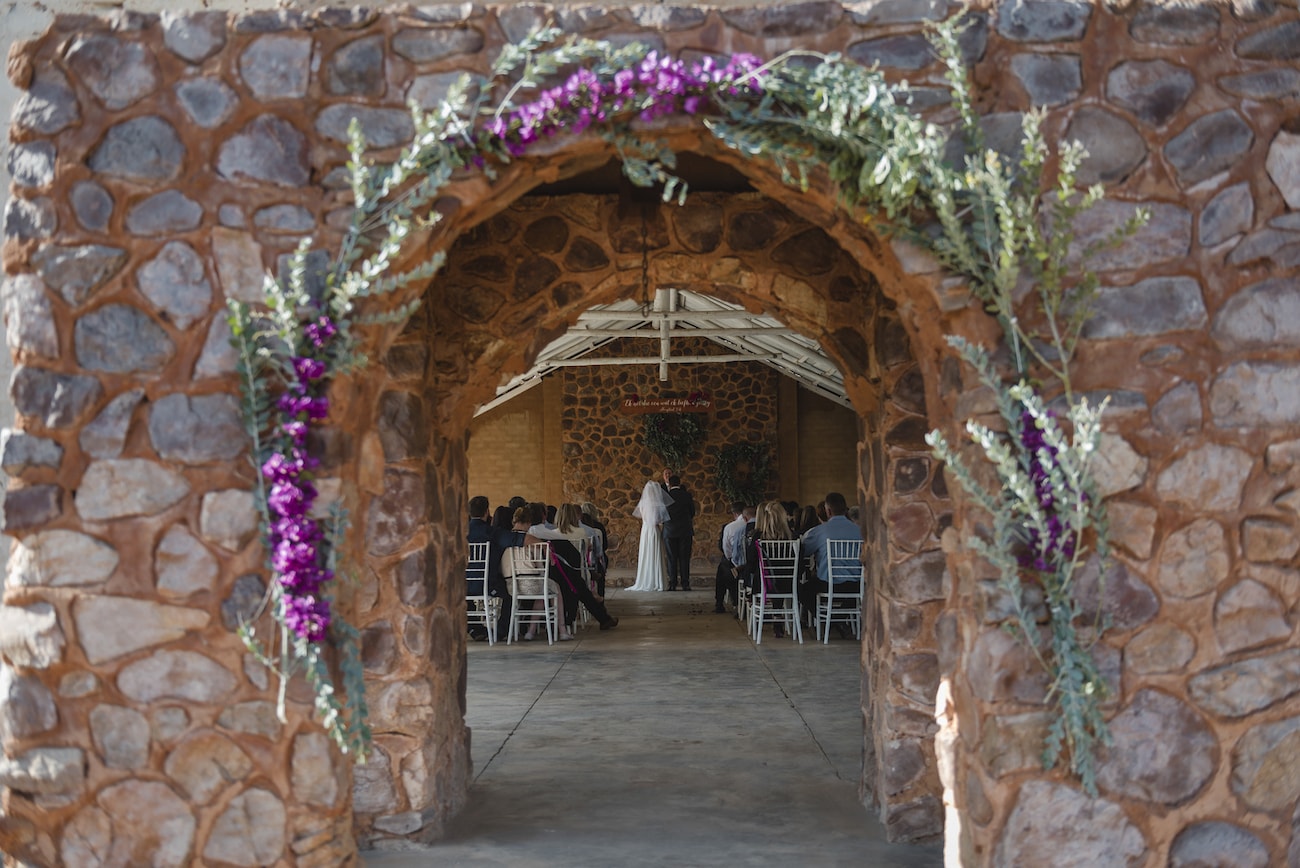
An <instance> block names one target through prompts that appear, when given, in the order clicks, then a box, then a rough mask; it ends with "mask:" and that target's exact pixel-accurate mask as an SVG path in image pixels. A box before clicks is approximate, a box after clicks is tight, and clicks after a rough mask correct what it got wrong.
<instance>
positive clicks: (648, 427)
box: [641, 413, 704, 471]
mask: <svg viewBox="0 0 1300 868" xmlns="http://www.w3.org/2000/svg"><path fill="white" fill-rule="evenodd" d="M703 439H704V426H703V425H702V424H700V421H699V420H698V419H697V418H696V417H695V415H694V414H692V413H650V414H648V415H647V416H646V417H645V421H644V422H643V423H642V425H641V442H642V443H644V444H645V447H646V448H647V449H649V450H650V451H651V452H653V453H654V454H655V455H658V456H659V457H660V458H662V459H663V461H664V464H666V465H668V469H669V470H673V471H678V470H681V469H682V468H683V467H685V466H686V462H687V461H688V460H689V459H690V457H691V456H692V455H694V454H695V450H696V449H698V448H699V445H700V441H701V440H703Z"/></svg>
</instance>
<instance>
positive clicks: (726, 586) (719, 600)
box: [713, 500, 753, 615]
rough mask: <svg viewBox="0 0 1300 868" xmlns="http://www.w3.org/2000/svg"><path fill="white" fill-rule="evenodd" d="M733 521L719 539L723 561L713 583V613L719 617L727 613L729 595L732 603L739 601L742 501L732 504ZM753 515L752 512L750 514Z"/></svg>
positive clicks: (743, 512) (719, 564)
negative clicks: (737, 587) (737, 592)
mask: <svg viewBox="0 0 1300 868" xmlns="http://www.w3.org/2000/svg"><path fill="white" fill-rule="evenodd" d="M731 514H732V516H733V518H732V520H731V521H729V522H727V523H726V524H724V525H723V526H722V533H721V535H720V536H719V537H718V548H719V549H720V550H721V551H722V560H720V561H718V572H717V575H716V576H715V578H714V582H713V611H714V612H716V613H718V614H719V615H725V614H726V613H727V607H726V605H725V604H726V601H727V593H728V592H730V593H731V603H732V605H733V606H734V605H735V604H736V602H737V601H738V599H739V598H738V597H737V594H736V584H737V581H736V580H737V579H738V578H739V576H740V567H741V566H743V565H744V557H745V526H746V524H747V523H748V522H747V521H746V518H745V505H744V504H743V503H741V502H740V501H738V500H737V501H736V502H734V503H732V504H731ZM750 514H751V515H752V514H753V513H752V511H751V512H750Z"/></svg>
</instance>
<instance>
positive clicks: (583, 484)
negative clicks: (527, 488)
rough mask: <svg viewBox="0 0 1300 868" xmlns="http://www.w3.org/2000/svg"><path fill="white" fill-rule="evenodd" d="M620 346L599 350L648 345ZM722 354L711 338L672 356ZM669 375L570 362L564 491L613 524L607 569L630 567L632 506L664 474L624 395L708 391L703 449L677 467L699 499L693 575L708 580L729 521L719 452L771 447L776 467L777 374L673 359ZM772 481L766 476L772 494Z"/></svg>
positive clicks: (636, 532) (634, 539) (627, 351)
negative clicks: (624, 406)
mask: <svg viewBox="0 0 1300 868" xmlns="http://www.w3.org/2000/svg"><path fill="white" fill-rule="evenodd" d="M615 343H616V344H621V345H622V346H615V345H610V346H609V347H608V349H606V348H604V347H602V348H601V349H602V355H632V354H644V353H645V351H646V342H645V341H629V340H620V341H617V342H615ZM723 352H725V351H724V350H723V348H721V347H719V346H718V345H717V344H714V343H713V342H711V341H708V340H705V339H702V338H695V339H693V340H691V339H685V340H681V341H676V340H674V341H673V353H674V355H677V354H681V355H692V356H694V355H718V354H721V353H723ZM670 373H671V375H672V379H671V380H670V381H669V382H668V383H660V382H659V372H658V370H657V369H654V368H651V367H650V366H641V367H637V368H620V367H612V366H610V367H606V366H603V365H602V366H593V367H590V368H570V369H568V370H567V371H565V375H564V398H565V400H564V413H565V420H564V421H565V425H564V457H565V480H564V491H565V495H566V497H568V498H569V499H570V500H574V501H577V502H581V501H583V500H591V501H593V502H595V503H597V504H599V506H600V507H601V509H602V511H603V513H604V515H605V520H606V524H607V525H608V528H609V534H610V547H611V561H610V563H611V566H615V567H635V566H636V557H637V544H638V541H639V539H640V534H641V522H640V520H639V519H635V518H633V517H632V510H633V509H634V508H635V507H636V504H637V501H638V500H640V499H641V490H642V488H643V487H644V485H645V483H646V481H647V480H650V479H655V480H658V479H660V478H661V474H662V473H663V470H664V465H663V460H662V459H660V458H658V457H657V456H656V455H655V454H654V453H653V452H651V451H650V450H649V449H647V448H646V447H645V446H644V445H642V443H641V437H642V431H643V423H644V418H645V417H643V416H625V415H622V414H621V413H619V412H618V411H617V409H616V408H617V407H618V405H619V403H620V402H621V401H622V399H623V398H625V397H628V396H630V395H640V396H641V397H642V398H659V397H678V398H684V397H686V396H688V395H690V394H692V393H695V392H706V393H708V394H709V395H710V396H711V398H712V399H713V407H712V409H711V410H710V412H709V413H707V414H700V415H699V417H698V421H699V422H700V423H701V425H703V427H704V438H703V439H702V440H701V442H700V446H699V449H698V450H697V451H696V453H695V455H694V456H693V457H692V458H691V460H690V461H688V462H687V464H686V466H685V467H678V468H673V470H674V471H675V472H677V473H679V474H680V475H681V477H682V482H683V484H684V485H685V486H686V487H687V488H688V489H689V490H690V491H691V493H692V495H693V496H694V497H695V503H696V506H697V508H698V509H699V513H698V514H697V515H696V517H695V547H694V549H693V556H694V557H693V567H692V571H693V572H694V574H695V575H698V576H707V577H709V578H710V579H712V577H713V573H714V568H713V565H716V564H717V544H716V543H717V537H718V532H719V530H720V529H721V527H722V525H724V524H726V523H727V522H728V521H731V519H732V518H733V516H732V514H731V513H730V512H729V506H728V504H727V503H725V502H724V500H725V499H724V498H723V496H722V492H721V491H720V490H719V489H718V487H717V484H716V482H715V476H716V474H715V473H714V469H713V467H714V462H715V461H716V460H717V453H718V451H719V450H721V449H723V448H725V447H726V446H728V445H730V444H732V443H748V442H758V443H767V444H768V445H769V451H770V454H771V456H772V462H773V466H774V467H775V463H776V453H777V450H778V449H779V448H780V444H779V442H778V440H777V437H776V403H777V402H776V398H777V389H776V384H777V380H778V378H779V375H778V374H777V373H776V371H774V370H773V369H771V368H769V367H767V366H766V365H762V364H759V363H757V362H752V363H748V364H724V365H675V366H673V368H671V369H670ZM777 484H778V478H777V475H776V473H773V474H772V479H771V482H770V483H769V485H768V491H769V494H768V496H769V497H772V496H775V493H776V491H777Z"/></svg>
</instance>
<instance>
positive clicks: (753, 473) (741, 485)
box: [716, 441, 772, 506]
mask: <svg viewBox="0 0 1300 868" xmlns="http://www.w3.org/2000/svg"><path fill="white" fill-rule="evenodd" d="M716 468H717V473H718V488H720V489H722V494H723V495H724V496H725V497H726V498H727V500H728V501H740V502H741V503H743V504H745V505H746V506H752V505H756V504H757V503H758V502H759V501H760V500H762V499H763V498H764V497H765V496H766V495H767V483H768V480H769V479H770V478H771V476H772V450H771V447H770V446H768V444H767V443H765V442H762V441H758V442H754V441H742V442H740V443H732V444H730V445H728V446H724V447H723V448H722V449H720V450H718V461H717V464H716Z"/></svg>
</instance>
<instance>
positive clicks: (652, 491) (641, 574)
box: [628, 482, 673, 591]
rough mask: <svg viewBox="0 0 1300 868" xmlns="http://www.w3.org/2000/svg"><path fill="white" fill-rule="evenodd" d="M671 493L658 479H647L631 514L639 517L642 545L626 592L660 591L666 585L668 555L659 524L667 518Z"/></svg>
mask: <svg viewBox="0 0 1300 868" xmlns="http://www.w3.org/2000/svg"><path fill="white" fill-rule="evenodd" d="M672 502H673V498H672V496H671V495H670V494H669V493H668V492H666V491H664V490H663V488H662V487H661V486H660V485H659V483H657V482H647V483H646V484H645V490H644V491H642V492H641V502H640V503H638V504H637V505H636V509H634V510H632V515H633V516H634V517H636V518H639V519H641V547H640V548H639V549H637V556H636V584H635V585H633V586H632V587H630V588H628V590H629V591H662V590H663V589H664V585H665V584H667V578H668V558H667V555H666V553H665V552H664V538H663V534H662V533H661V532H660V530H659V526H660V525H661V524H663V523H664V522H665V521H667V520H668V504H670V503H672Z"/></svg>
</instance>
